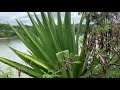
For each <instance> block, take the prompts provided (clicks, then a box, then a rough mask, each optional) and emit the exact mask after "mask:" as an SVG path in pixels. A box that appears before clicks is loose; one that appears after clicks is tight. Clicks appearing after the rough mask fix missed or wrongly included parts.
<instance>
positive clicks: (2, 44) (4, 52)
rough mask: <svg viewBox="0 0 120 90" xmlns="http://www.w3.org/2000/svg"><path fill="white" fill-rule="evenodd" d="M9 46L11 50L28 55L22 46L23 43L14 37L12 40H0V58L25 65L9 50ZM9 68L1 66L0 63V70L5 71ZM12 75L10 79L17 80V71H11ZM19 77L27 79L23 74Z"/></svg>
mask: <svg viewBox="0 0 120 90" xmlns="http://www.w3.org/2000/svg"><path fill="white" fill-rule="evenodd" d="M7 45H8V46H11V47H12V48H14V49H16V50H19V51H22V52H24V53H28V52H27V50H28V49H27V47H26V46H25V45H24V44H23V42H22V41H21V40H20V39H19V38H18V37H14V38H9V39H5V40H0V57H5V58H7V59H10V60H13V61H16V62H19V63H22V64H25V63H24V62H23V61H22V60H21V59H20V58H19V57H18V56H17V55H15V54H14V52H13V51H12V50H10V49H9V47H8V46H7ZM9 67H10V66H8V65H6V64H3V63H2V62H0V70H5V69H6V68H9ZM12 71H13V74H14V75H12V76H11V77H13V78H17V77H19V76H18V71H17V70H15V69H13V68H12ZM21 77H29V76H27V75H25V74H23V73H22V75H21Z"/></svg>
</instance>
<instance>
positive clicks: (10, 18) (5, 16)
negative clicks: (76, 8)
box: [0, 12, 80, 25]
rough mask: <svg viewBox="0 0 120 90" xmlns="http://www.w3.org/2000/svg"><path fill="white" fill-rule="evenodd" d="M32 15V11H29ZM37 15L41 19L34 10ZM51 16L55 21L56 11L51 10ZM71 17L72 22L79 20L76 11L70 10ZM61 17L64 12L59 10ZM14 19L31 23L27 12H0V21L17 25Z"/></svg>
mask: <svg viewBox="0 0 120 90" xmlns="http://www.w3.org/2000/svg"><path fill="white" fill-rule="evenodd" d="M30 13H31V14H32V15H33V13H32V12H30ZM36 14H37V15H39V17H40V19H41V15H40V13H39V12H36ZM52 14H53V17H54V19H55V22H57V15H56V12H52ZM71 15H72V16H71V19H72V22H73V21H74V23H78V22H79V20H80V16H78V13H77V12H72V13H71ZM61 17H62V20H63V19H64V12H61ZM15 19H19V20H21V21H22V22H23V23H24V24H27V25H31V22H30V20H29V18H28V15H27V12H0V23H6V22H8V23H10V24H12V25H17V23H16V20H15Z"/></svg>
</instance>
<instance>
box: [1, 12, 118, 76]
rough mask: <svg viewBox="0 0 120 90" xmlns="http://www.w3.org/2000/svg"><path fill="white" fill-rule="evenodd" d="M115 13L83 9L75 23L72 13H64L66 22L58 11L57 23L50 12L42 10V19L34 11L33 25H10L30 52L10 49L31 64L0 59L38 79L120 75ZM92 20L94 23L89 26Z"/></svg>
mask: <svg viewBox="0 0 120 90" xmlns="http://www.w3.org/2000/svg"><path fill="white" fill-rule="evenodd" d="M79 14H80V13H79ZM113 14H114V13H112V14H111V13H108V12H102V13H100V14H99V13H96V12H82V13H81V20H80V23H79V24H78V25H76V26H75V25H74V24H73V23H71V13H70V12H65V18H64V22H63V23H62V20H61V15H60V12H58V13H57V25H56V24H55V20H54V19H53V16H52V14H51V13H50V12H48V13H47V15H46V14H45V13H44V12H41V16H42V21H43V22H42V21H41V20H40V19H39V18H38V16H37V15H36V14H35V13H34V16H35V19H36V20H35V19H34V18H33V17H32V16H31V15H30V14H29V13H28V16H29V18H30V20H31V22H32V25H33V27H32V28H29V27H27V26H26V25H24V24H23V23H22V22H21V21H17V22H18V24H19V28H20V29H17V28H15V27H13V26H11V25H9V26H10V27H11V28H12V30H13V31H14V32H15V33H16V34H17V35H18V36H19V37H20V39H21V40H22V41H23V43H24V44H25V45H26V46H27V47H28V48H29V50H30V51H29V54H26V53H23V52H21V51H18V50H15V49H14V48H12V47H9V48H10V49H11V50H12V51H13V52H14V53H15V54H16V55H18V56H19V57H20V58H21V59H22V60H23V61H24V62H25V63H26V64H27V65H29V66H26V65H23V64H20V63H17V62H14V61H12V60H10V59H6V58H3V57H0V61H1V62H3V63H5V64H8V65H10V66H12V67H14V68H16V69H18V70H20V71H21V72H23V73H26V74H28V75H29V76H31V77H35V78H95V77H96V78H111V77H112V78H113V77H120V76H119V75H120V73H119V72H118V71H119V65H120V62H119V58H120V52H119V51H120V48H119V47H120V45H119V43H120V41H119V38H120V35H119V33H120V31H119V27H117V26H115V24H110V23H109V22H110V21H113V20H111V18H109V17H110V16H111V15H113ZM115 15H116V13H115ZM84 20H86V23H85V24H83V21H84ZM91 21H94V22H95V23H94V24H93V25H90V22H91ZM108 21H109V22H108ZM81 36H82V37H81ZM79 42H81V43H79ZM79 44H80V45H79ZM79 52H80V53H79Z"/></svg>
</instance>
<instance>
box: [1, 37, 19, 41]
mask: <svg viewBox="0 0 120 90" xmlns="http://www.w3.org/2000/svg"><path fill="white" fill-rule="evenodd" d="M16 37H18V36H14V37H4V38H0V40H6V39H10V38H16Z"/></svg>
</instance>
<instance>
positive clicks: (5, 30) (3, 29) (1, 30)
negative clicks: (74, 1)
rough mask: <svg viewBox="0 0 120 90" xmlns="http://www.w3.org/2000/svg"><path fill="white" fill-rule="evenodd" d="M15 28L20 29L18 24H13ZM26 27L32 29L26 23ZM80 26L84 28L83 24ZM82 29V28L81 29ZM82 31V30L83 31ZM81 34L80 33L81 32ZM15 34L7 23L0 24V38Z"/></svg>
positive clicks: (76, 26) (32, 28) (76, 27)
mask: <svg viewBox="0 0 120 90" xmlns="http://www.w3.org/2000/svg"><path fill="white" fill-rule="evenodd" d="M78 26H79V25H78V24H76V25H75V32H77V29H78ZM14 27H15V28H16V29H17V30H20V29H21V28H20V27H19V26H14ZM26 27H27V28H30V29H31V30H34V27H33V26H28V25H26ZM82 28H85V26H84V25H83V26H82ZM82 30H84V29H82ZM83 32H84V31H83ZM81 34H82V33H81ZM14 36H17V35H16V33H15V32H14V31H13V30H12V29H11V27H10V26H9V25H8V24H0V38H4V37H14Z"/></svg>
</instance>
